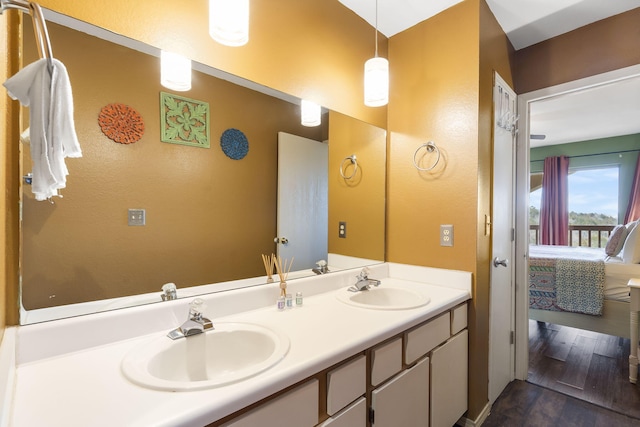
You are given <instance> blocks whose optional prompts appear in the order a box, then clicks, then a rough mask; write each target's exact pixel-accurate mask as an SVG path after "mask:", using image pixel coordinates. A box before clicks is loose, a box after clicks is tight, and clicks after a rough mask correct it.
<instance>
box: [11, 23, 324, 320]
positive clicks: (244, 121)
mask: <svg viewBox="0 0 640 427" xmlns="http://www.w3.org/2000/svg"><path fill="white" fill-rule="evenodd" d="M31 31H32V30H31V27H30V22H25V34H27V35H28V36H29V37H27V36H25V43H24V51H25V62H27V63H30V62H32V61H33V60H35V59H36V57H37V56H36V53H35V46H34V43H33V37H30V36H31ZM49 33H50V37H51V40H52V43H54V45H55V46H56V57H57V58H58V59H60V60H61V61H62V62H63V63H64V64H65V65H66V67H67V70H68V72H69V75H70V79H71V81H72V82H73V90H74V104H75V114H74V115H75V120H76V130H77V133H78V139H79V141H80V144H81V146H82V148H83V158H82V159H80V160H78V159H68V160H67V166H68V167H69V179H68V186H67V188H66V189H64V190H63V191H62V194H63V195H64V196H65V197H64V198H63V199H58V200H57V201H56V204H55V205H51V204H49V203H46V202H37V201H35V199H34V196H33V194H32V193H31V191H30V188H29V187H25V194H24V201H23V203H24V211H23V220H24V221H23V254H24V255H23V282H22V297H23V299H22V300H23V304H24V306H25V308H27V309H36V308H42V307H49V306H53V305H61V304H71V303H77V302H84V301H92V300H95V299H103V298H112V297H118V296H125V295H131V294H140V293H145V292H157V291H159V289H160V287H161V286H162V284H163V283H165V282H167V281H173V282H175V283H176V284H177V285H178V287H187V286H195V285H199V284H205V283H214V282H221V281H225V280H233V279H239V278H245V277H255V276H260V275H262V274H264V268H263V266H262V263H261V260H260V254H263V253H264V254H270V253H271V252H273V251H274V250H275V247H274V244H273V236H275V235H276V195H277V169H278V168H277V140H278V139H277V134H278V131H284V132H289V133H293V134H296V135H301V136H305V137H307V138H313V139H316V140H321V139H322V127H320V126H318V127H314V128H308V127H304V126H302V125H300V115H299V108H298V107H297V106H295V105H293V104H290V103H287V102H284V101H281V100H279V99H276V98H273V97H270V96H267V95H264V94H261V93H258V92H255V91H252V90H249V89H245V88H243V87H240V86H237V85H234V84H232V83H229V82H227V81H224V80H220V79H216V78H213V77H211V76H207V75H205V74H202V73H199V72H194V73H193V84H192V89H191V90H190V91H188V92H181V93H179V94H178V95H179V96H184V97H187V98H193V99H197V100H199V101H205V102H208V103H209V108H210V115H211V117H210V118H211V120H210V132H211V137H210V144H211V148H209V149H203V148H198V147H188V146H184V145H175V144H169V143H164V142H161V141H160V113H159V110H160V109H159V102H160V101H159V92H160V91H163V92H167V89H164V88H162V87H161V86H160V84H159V81H160V76H159V61H158V59H157V58H154V57H150V56H148V55H145V54H142V53H140V52H138V51H134V50H131V49H127V48H123V47H121V46H117V45H114V44H112V43H109V42H105V41H103V40H101V39H97V38H95V37H91V36H87V35H86V34H84V33H80V32H77V31H74V30H70V29H68V28H65V27H61V26H58V25H55V24H51V23H50V24H49ZM113 102H119V103H124V104H127V105H130V106H132V107H133V108H135V109H136V110H137V111H138V112H139V113H140V114H141V115H142V117H143V119H144V121H145V134H144V136H143V138H142V139H141V140H140V141H138V142H136V143H134V144H129V145H126V144H118V143H115V142H113V141H112V140H110V139H108V138H107V137H106V136H105V135H104V134H102V132H101V130H100V127H99V125H98V121H97V116H98V113H99V111H100V109H101V108H102V107H103V106H105V105H107V104H109V103H113ZM228 128H236V129H240V130H242V131H243V132H244V133H245V135H246V136H247V138H248V140H249V153H248V154H247V156H246V157H245V158H244V159H242V160H232V159H230V158H228V157H227V156H226V155H225V154H224V153H223V152H222V150H221V149H220V135H221V134H222V132H223V131H224V130H226V129H228ZM27 147H28V146H27ZM27 152H28V150H27ZM24 168H25V171H30V170H31V161H30V159H29V158H28V157H27V158H26V160H25V165H24ZM129 208H143V209H146V215H147V220H146V225H145V226H144V227H129V226H128V225H127V210H128V209H129Z"/></svg>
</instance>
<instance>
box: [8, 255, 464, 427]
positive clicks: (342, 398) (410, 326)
mask: <svg viewBox="0 0 640 427" xmlns="http://www.w3.org/2000/svg"><path fill="white" fill-rule="evenodd" d="M358 273H359V269H356V270H345V271H341V272H335V273H331V274H326V275H321V276H317V277H309V278H305V279H299V280H295V281H291V283H290V284H289V291H290V292H292V293H294V294H295V293H296V292H301V293H302V294H303V295H304V303H303V305H302V306H301V307H294V308H291V309H286V310H283V311H278V310H277V308H276V305H275V301H276V297H277V295H278V285H277V284H275V285H274V284H269V285H261V286H257V287H251V288H244V289H238V290H235V291H227V292H223V293H219V294H210V295H205V296H202V297H201V298H202V299H203V300H204V301H205V303H206V305H207V308H206V309H205V310H204V312H205V314H206V315H207V317H208V318H210V319H211V320H212V322H213V325H214V328H215V326H216V324H218V325H219V329H220V330H219V331H217V333H222V332H223V331H224V330H225V328H232V329H233V328H234V327H235V326H234V325H255V326H257V327H258V328H257V329H260V330H262V329H266V330H270V331H273V332H274V333H275V334H274V336H277V337H284V338H282V340H283V341H285V342H286V344H287V345H288V347H287V350H286V351H285V352H283V356H282V357H279V360H277V361H276V362H275V363H272V364H271V365H269V366H268V367H266V368H265V369H262V370H260V371H259V372H257V373H255V374H250V375H249V376H248V377H246V378H243V379H240V380H237V381H235V382H230V383H227V384H224V385H219V386H214V387H205V388H197V387H196V389H189V388H188V386H187V389H182V388H180V387H175V390H177V391H173V389H172V385H171V383H170V381H169V385H168V386H167V387H158V386H157V384H155V383H154V381H153V379H152V380H150V382H148V383H144V382H142V383H140V382H134V381H132V380H131V379H130V378H129V376H128V375H125V373H124V371H123V361H124V360H127V358H130V357H131V355H132V354H134V353H135V352H138V351H140V349H143V348H145V347H146V348H151V346H152V343H154V342H158V340H162V339H164V338H166V337H164V335H166V334H167V332H169V331H170V330H172V329H174V328H176V327H177V326H179V325H180V324H181V323H182V322H183V321H184V320H185V318H186V316H187V312H188V307H189V303H190V302H191V301H190V299H184V300H176V301H167V302H162V303H158V304H152V305H148V306H142V307H133V308H126V309H122V310H116V311H112V312H107V313H97V314H93V315H88V316H81V317H77V318H72V319H63V320H58V321H53V322H46V323H41V324H36V325H30V326H22V327H17V328H11V329H9V330H7V334H8V335H7V336H6V337H5V340H4V341H3V348H2V350H1V353H0V361H1V362H0V363H1V364H2V366H0V369H1V370H2V372H5V373H7V372H8V374H7V377H8V378H9V380H10V381H9V382H10V383H11V382H13V387H11V384H9V385H8V388H9V389H10V391H9V392H7V393H6V395H7V398H6V399H5V400H4V401H5V403H4V407H3V408H2V412H3V414H10V415H8V416H7V415H3V417H4V418H2V421H3V422H4V423H5V424H6V425H11V426H13V427H20V426H34V425H47V426H72V425H79V426H89V425H91V426H113V425H118V426H149V425H154V426H208V425H211V426H218V425H223V426H255V425H260V426H282V425H291V426H310V427H311V426H318V425H320V426H332V427H342V426H349V427H351V426H367V425H373V426H387V425H388V426H396V425H408V426H410V425H425V424H426V423H425V420H429V425H430V426H451V425H453V424H454V423H455V422H456V421H457V420H458V418H459V417H460V416H462V415H463V414H464V412H465V411H466V409H467V377H468V368H467V364H468V362H467V361H468V333H467V301H468V300H469V298H470V291H471V274H470V273H467V272H460V271H449V270H441V269H432V268H426V267H416V266H407V265H400V264H389V263H387V264H380V265H378V266H373V267H370V277H372V278H375V279H378V280H380V281H381V283H380V286H379V287H377V288H373V289H372V291H374V292H371V294H369V296H367V298H370V299H371V298H373V299H372V300H371V301H373V303H371V304H378V305H380V304H381V305H383V306H382V307H381V306H376V307H374V306H372V307H367V306H366V305H365V306H362V304H368V302H365V303H363V302H362V301H360V302H359V303H352V302H348V301H347V302H345V300H344V296H340V295H341V292H343V291H344V290H345V289H346V288H348V287H349V286H352V285H353V284H354V282H355V277H356V275H357V274H358ZM385 286H386V290H385V291H384V292H383V293H377V294H376V293H375V291H376V290H378V289H383V288H385ZM391 288H394V289H396V288H397V289H399V291H397V292H396V291H389V289H391ZM361 292H368V291H366V290H365V291H361ZM407 292H417V293H419V294H421V295H423V296H424V297H426V299H427V300H428V302H427V303H426V304H423V305H420V306H418V307H412V308H402V307H401V306H402V304H405V303H407V302H408V301H409V300H406V299H403V296H406V295H408V294H407ZM354 294H355V293H354ZM392 294H393V295H392ZM376 295H380V297H378V296H376ZM389 295H392V298H391V299H390V300H389V302H383V299H385V298H387V297H389ZM383 297H384V298H383ZM385 304H386V305H387V306H386V307H384V305H385ZM241 328H242V327H241ZM245 329H251V328H245ZM210 333H211V332H204V333H203V334H202V335H206V334H210ZM193 338H194V337H187V338H182V340H186V341H185V342H189V343H196V341H189V340H192V339H193ZM196 338H197V337H196ZM166 339H167V340H169V338H166ZM274 339H276V340H277V338H274ZM223 346H224V348H223V349H221V350H220V351H221V352H224V351H231V350H229V349H228V348H227V345H226V344H225V345H223ZM228 346H229V347H231V346H232V344H228ZM7 347H14V348H7ZM185 348H186V349H187V350H185V351H184V352H182V353H188V352H189V351H193V349H194V348H200V347H197V345H196V346H195V347H189V346H187V347H185ZM13 351H15V352H13ZM211 351H215V349H213V350H211ZM233 351H241V350H233ZM251 351H254V350H251ZM152 353H153V352H152ZM182 353H180V354H181V355H180V356H177V357H183V356H182ZM12 354H15V357H13V360H11V359H12ZM238 354H240V353H238ZM241 358H242V357H238V359H241ZM172 360H174V359H172ZM162 369H164V368H162ZM162 369H161V370H162ZM0 373H1V372H0ZM176 381H178V380H176ZM180 381H182V382H184V379H183V378H181V379H180V380H179V381H178V382H180ZM165 385H166V384H165ZM7 410H8V412H7ZM258 420H259V421H258Z"/></svg>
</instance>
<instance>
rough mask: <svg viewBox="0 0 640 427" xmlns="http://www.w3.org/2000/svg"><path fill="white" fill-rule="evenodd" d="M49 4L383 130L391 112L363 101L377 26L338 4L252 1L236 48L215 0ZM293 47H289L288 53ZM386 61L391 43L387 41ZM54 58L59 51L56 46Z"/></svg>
mask: <svg viewBox="0 0 640 427" xmlns="http://www.w3.org/2000/svg"><path fill="white" fill-rule="evenodd" d="M39 3H40V4H41V5H42V7H46V8H49V9H53V10H55V11H57V12H60V13H63V14H65V15H69V16H73V17H75V18H77V19H80V20H83V21H86V22H90V23H92V24H95V25H98V26H99V27H103V28H107V29H110V30H112V31H114V32H115V33H118V34H123V35H126V36H129V37H131V38H133V39H136V40H141V41H143V42H145V43H148V44H150V45H152V46H155V47H158V48H161V49H165V50H172V51H177V52H179V53H182V54H183V55H185V56H187V57H189V58H191V59H193V60H195V61H198V62H202V63H204V64H207V65H210V66H212V67H215V68H219V69H221V70H224V71H227V72H230V73H232V74H235V75H238V76H241V77H244V78H246V79H249V80H251V81H254V82H257V83H260V84H263V85H265V86H268V87H271V88H274V89H278V90H280V91H283V92H285V93H288V94H291V95H294V96H298V97H300V98H308V99H311V100H313V101H315V102H317V103H319V104H321V105H323V106H325V107H327V108H330V109H332V110H334V111H338V112H341V113H343V114H346V115H348V116H351V117H356V118H358V119H360V120H364V121H366V122H369V123H373V124H375V125H377V126H381V127H385V126H386V108H368V107H365V106H364V104H363V96H364V95H363V84H362V72H363V64H364V62H365V61H366V60H367V59H369V58H370V57H371V56H373V51H374V45H373V44H374V38H373V32H372V28H371V26H369V24H367V23H366V22H365V21H364V20H363V19H361V18H359V17H358V16H357V15H355V14H354V13H353V12H352V11H350V10H349V9H347V8H346V7H344V6H343V5H342V4H341V3H340V2H338V1H316V0H269V1H261V2H252V3H251V8H252V9H251V33H250V35H249V43H248V44H247V45H245V46H242V47H239V48H232V47H227V46H223V45H220V44H218V43H216V42H214V41H213V40H212V39H211V37H209V33H208V30H207V29H208V22H207V20H208V7H207V4H208V2H207V1H204V0H202V1H192V2H190V3H189V5H188V7H180V6H177V5H176V3H174V2H169V1H161V2H158V1H156V0H138V1H130V0H112V1H109V2H104V3H99V4H98V3H97V2H90V1H77V2H70V1H68V0H42V1H40V2H39ZM284 46H286V48H283V47H284ZM379 50H380V54H381V56H385V55H386V50H387V44H386V39H385V38H384V37H380V46H379ZM53 51H54V54H55V52H56V46H55V45H54V46H53Z"/></svg>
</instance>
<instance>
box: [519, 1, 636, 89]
mask: <svg viewBox="0 0 640 427" xmlns="http://www.w3.org/2000/svg"><path fill="white" fill-rule="evenodd" d="M638 23H640V8H636V9H633V10H630V11H628V12H625V13H622V14H619V15H615V16H612V17H610V18H607V19H603V20H601V21H598V22H595V23H593V24H591V25H587V26H585V27H582V28H578V29H576V30H574V31H571V32H569V33H566V34H562V35H560V36H557V37H554V38H552V39H550V40H546V41H544V42H540V43H538V44H535V45H533V46H530V47H527V48H525V49H521V50H519V51H518V52H517V53H516V60H517V62H516V64H517V65H516V75H515V85H516V87H515V89H516V92H517V93H519V94H522V93H527V92H531V91H534V90H537V89H542V88H545V87H549V86H554V85H558V84H561V83H566V82H569V81H573V80H577V79H581V78H584V77H589V76H594V75H596V74H601V73H605V72H607V71H612V70H617V69H620V68H624V67H629V66H631V65H636V64H640V25H639V24H638Z"/></svg>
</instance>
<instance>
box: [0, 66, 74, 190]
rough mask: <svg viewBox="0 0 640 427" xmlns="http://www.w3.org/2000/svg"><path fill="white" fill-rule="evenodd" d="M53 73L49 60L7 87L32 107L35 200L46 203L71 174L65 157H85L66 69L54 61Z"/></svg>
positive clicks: (24, 71) (17, 76)
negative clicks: (49, 66) (75, 119)
mask: <svg viewBox="0 0 640 427" xmlns="http://www.w3.org/2000/svg"><path fill="white" fill-rule="evenodd" d="M52 62H53V72H52V74H51V75H50V74H49V71H48V69H47V60H46V59H39V60H37V61H36V62H34V63H32V64H29V65H27V66H26V67H24V68H23V69H22V70H20V71H19V72H18V73H16V74H15V75H14V76H13V77H11V78H9V79H8V80H7V81H6V82H5V83H4V86H5V87H6V88H7V91H8V93H9V96H11V98H13V99H17V100H19V101H20V103H21V104H22V105H24V106H28V107H29V126H30V128H29V134H30V139H31V159H32V161H33V171H32V173H33V183H32V187H31V190H32V191H33V194H35V197H36V200H47V199H49V198H51V197H53V196H57V195H58V190H59V189H61V188H64V187H65V186H66V182H67V178H66V177H67V175H68V174H69V171H68V170H67V166H66V164H65V162H64V159H65V158H66V157H82V150H81V149H80V144H79V143H78V137H77V136H76V131H75V126H74V122H73V96H72V93H71V84H70V83H69V75H68V74H67V69H66V67H65V66H64V64H62V62H60V61H58V60H57V59H53V60H52Z"/></svg>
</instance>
